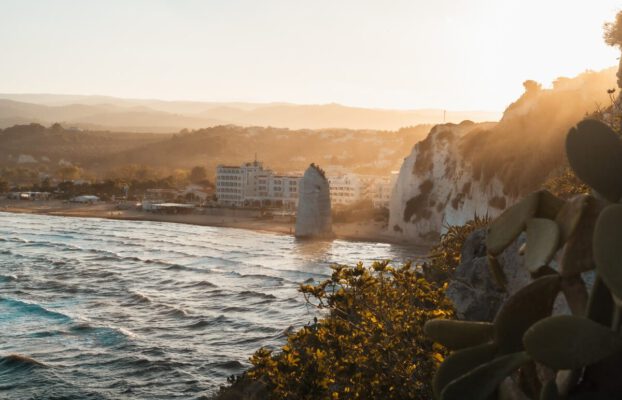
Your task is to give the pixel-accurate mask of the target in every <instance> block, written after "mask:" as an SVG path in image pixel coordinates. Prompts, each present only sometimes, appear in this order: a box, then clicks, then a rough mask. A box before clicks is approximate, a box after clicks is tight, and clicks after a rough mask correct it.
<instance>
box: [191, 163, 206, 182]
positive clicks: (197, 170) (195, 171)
mask: <svg viewBox="0 0 622 400" xmlns="http://www.w3.org/2000/svg"><path fill="white" fill-rule="evenodd" d="M205 179H207V169H205V167H201V166H196V167H194V168H192V170H191V171H190V182H192V183H199V182H201V181H204V180H205Z"/></svg>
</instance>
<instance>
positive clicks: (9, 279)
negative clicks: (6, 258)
mask: <svg viewBox="0 0 622 400" xmlns="http://www.w3.org/2000/svg"><path fill="white" fill-rule="evenodd" d="M16 280H17V275H0V282H14V281H16Z"/></svg>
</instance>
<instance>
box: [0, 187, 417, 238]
mask: <svg viewBox="0 0 622 400" xmlns="http://www.w3.org/2000/svg"><path fill="white" fill-rule="evenodd" d="M0 211H3V212H13V213H31V214H44V215H57V216H66V217H83V218H105V219H120V220H135V221H159V222H175V223H182V224H192V225H204V226H222V227H228V228H239V229H250V230H255V231H265V232H273V233H280V234H284V235H293V234H294V227H295V223H294V221H292V220H291V219H290V217H279V216H276V217H274V218H273V219H264V218H259V216H257V215H256V214H257V213H254V212H252V211H250V210H224V209H205V210H203V212H201V211H198V212H193V213H191V214H157V213H152V212H147V211H140V210H136V209H127V210H120V209H118V208H117V205H115V204H113V203H105V202H101V203H97V204H77V203H69V202H64V201H61V200H41V201H24V200H8V199H0ZM333 231H334V233H335V238H337V239H343V240H352V241H361V242H379V243H394V244H401V245H412V246H413V247H417V248H420V249H426V248H427V247H428V246H426V245H421V244H414V243H409V242H405V241H400V240H399V239H396V238H394V237H392V236H390V235H389V234H387V233H386V231H385V229H383V227H382V225H381V224H380V223H377V222H368V223H334V224H333Z"/></svg>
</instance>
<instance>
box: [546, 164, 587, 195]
mask: <svg viewBox="0 0 622 400" xmlns="http://www.w3.org/2000/svg"><path fill="white" fill-rule="evenodd" d="M543 187H544V189H546V190H548V191H549V192H551V193H553V194H554V195H555V196H557V197H559V198H562V199H564V200H567V199H569V198H571V197H574V196H576V195H578V194H587V193H589V192H590V187H589V186H588V185H586V184H585V183H583V181H581V180H580V179H579V178H578V177H577V175H575V173H574V172H573V171H572V169H570V168H569V167H564V168H563V169H561V170H560V171H558V172H556V173H555V174H553V175H552V176H551V177H550V178H549V179H547V181H546V182H545V183H544V185H543Z"/></svg>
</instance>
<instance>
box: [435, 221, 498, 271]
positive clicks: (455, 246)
mask: <svg viewBox="0 0 622 400" xmlns="http://www.w3.org/2000/svg"><path fill="white" fill-rule="evenodd" d="M489 223H490V218H489V217H488V216H484V217H480V216H478V215H475V217H474V218H473V219H472V220H470V221H467V223H465V224H464V225H452V226H449V227H448V228H447V232H445V233H443V234H442V235H441V240H440V241H439V243H438V244H436V245H434V247H432V249H431V250H430V252H429V261H428V262H427V263H426V264H425V266H424V271H425V274H426V277H428V278H429V279H431V280H433V281H435V282H445V281H447V280H448V279H449V278H450V277H451V276H452V275H453V273H454V271H455V270H456V267H457V266H458V265H459V264H460V253H461V251H462V245H463V244H464V241H465V240H466V238H467V237H468V236H469V235H470V234H471V233H472V232H474V231H476V230H478V229H482V228H485V227H487V226H488V224H489Z"/></svg>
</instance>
